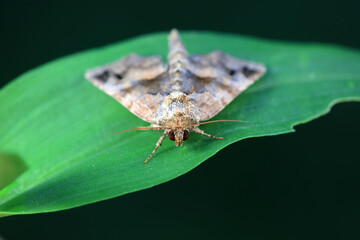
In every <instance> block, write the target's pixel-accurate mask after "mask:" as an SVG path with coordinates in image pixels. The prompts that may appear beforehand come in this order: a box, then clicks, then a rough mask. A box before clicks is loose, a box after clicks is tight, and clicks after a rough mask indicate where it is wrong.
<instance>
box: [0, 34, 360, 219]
mask: <svg viewBox="0 0 360 240" xmlns="http://www.w3.org/2000/svg"><path fill="white" fill-rule="evenodd" d="M183 40H184V42H185V43H186V45H187V47H188V49H189V52H190V53H207V52H210V51H212V50H215V49H220V50H223V51H225V52H228V53H230V54H232V55H234V56H237V57H241V58H244V59H248V60H253V61H258V62H262V63H264V64H265V65H266V66H267V68H268V72H267V74H266V75H265V77H263V78H262V79H260V80H259V81H258V82H257V83H256V84H254V85H253V86H251V87H250V88H249V89H247V90H246V91H245V92H244V93H242V94H241V95H240V96H239V97H238V98H237V99H236V100H235V101H234V102H232V103H231V104H230V105H229V106H227V107H226V108H225V110H224V111H222V112H221V113H220V114H219V115H218V116H216V119H242V120H250V121H255V122H253V123H241V124H239V123H219V124H213V125H205V126H203V127H202V128H203V129H204V130H205V131H206V132H208V133H211V134H213V135H216V136H223V137H225V140H221V141H220V140H213V139H209V138H206V137H202V136H197V135H194V134H193V135H192V136H191V137H190V139H189V140H188V141H187V142H185V143H184V145H183V146H182V147H178V148H176V147H175V145H174V143H173V142H170V141H165V142H164V143H163V146H162V147H161V148H160V150H159V151H158V152H157V153H156V154H155V156H154V157H153V158H152V159H151V160H150V162H149V163H148V164H147V165H144V164H143V162H144V160H145V159H146V158H147V157H148V155H149V154H150V153H151V151H152V150H153V149H154V146H155V143H156V141H157V140H158V138H159V135H160V134H161V133H158V132H156V131H153V132H152V131H144V132H126V133H122V134H118V135H114V136H110V137H104V136H105V135H106V134H109V133H113V132H116V131H119V130H123V129H128V128H133V127H138V126H146V125H148V124H147V123H145V122H143V121H142V120H141V119H139V118H137V117H136V116H134V115H133V114H131V113H130V112H129V111H128V110H127V109H125V108H124V107H123V106H122V105H121V104H119V103H118V102H116V101H115V100H114V99H112V98H111V97H109V96H107V95H106V94H104V93H103V92H101V91H99V90H98V89H97V88H95V87H94V86H93V85H92V84H90V83H89V82H88V81H86V80H85V79H84V77H83V75H84V72H85V71H86V70H87V69H89V68H92V67H95V66H98V65H102V64H106V63H108V62H111V61H114V60H116V59H118V58H121V57H123V56H125V55H127V54H129V53H131V52H137V53H139V54H142V55H154V54H160V55H162V56H163V57H164V58H165V57H166V55H167V34H165V33H162V34H151V35H146V36H143V37H139V38H136V39H132V40H129V41H126V42H122V43H119V44H114V45H111V46H107V47H103V48H99V49H96V50H89V51H85V52H82V53H79V54H75V55H72V56H69V57H65V58H61V59H59V60H56V61H53V62H51V63H48V64H45V65H44V66H41V67H38V68H36V69H34V70H32V71H30V72H28V73H26V74H23V75H22V76H20V77H18V78H17V79H16V80H15V81H13V82H12V83H10V84H9V85H7V86H6V87H4V88H3V89H2V90H1V91H0V106H1V108H0V122H1V125H0V132H1V137H0V148H1V149H0V150H1V151H2V152H9V153H13V154H15V155H16V156H19V159H22V160H21V162H23V164H24V166H27V170H26V171H25V172H24V173H22V174H21V175H20V174H15V175H16V176H17V178H16V180H15V181H14V179H12V180H11V181H12V183H11V184H8V185H7V186H6V187H5V188H3V189H2V190H1V191H0V215H13V214H28V213H39V212H49V211H57V210H62V209H68V208H72V207H76V206H81V205H84V204H88V203H92V202H96V201H100V200H104V199H108V198H112V197H116V196H120V195H123V194H126V193H130V192H134V191H137V190H140V189H145V188H149V187H152V186H154V185H157V184H160V183H163V182H166V181H169V180H171V179H173V178H175V177H178V176H180V175H182V174H184V173H186V172H188V171H190V170H191V169H193V168H194V167H196V166H197V165H199V164H200V163H202V162H203V161H205V160H206V159H208V158H209V157H211V156H212V155H214V154H215V153H216V152H217V151H219V150H221V149H222V148H224V147H226V146H227V145H229V144H231V143H233V142H236V141H239V140H241V139H244V138H249V137H256V136H268V135H276V134H282V133H287V132H292V131H293V126H294V125H296V124H299V123H304V122H307V121H310V120H311V119H314V118H316V117H318V116H320V115H322V114H325V113H326V112H328V111H329V108H330V107H331V106H332V105H333V104H335V103H336V102H339V101H350V100H360V53H359V51H357V50H352V49H346V48H342V47H338V46H324V45H319V44H293V43H285V42H274V41H267V40H259V39H254V38H249V37H244V36H238V35H227V34H215V33H198V32H189V33H184V34H183ZM224 161H227V160H226V159H224ZM0 168H2V169H5V165H4V163H3V162H0Z"/></svg>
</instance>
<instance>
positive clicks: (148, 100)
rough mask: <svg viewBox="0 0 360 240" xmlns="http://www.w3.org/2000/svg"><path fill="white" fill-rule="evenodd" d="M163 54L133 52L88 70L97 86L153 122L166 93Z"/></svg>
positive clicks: (137, 114)
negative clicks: (151, 54) (164, 91)
mask: <svg viewBox="0 0 360 240" xmlns="http://www.w3.org/2000/svg"><path fill="white" fill-rule="evenodd" d="M166 71H167V66H166V65H165V64H164V63H163V61H162V59H161V57H157V56H151V57H141V56H139V55H137V54H131V55H129V56H127V57H125V58H123V59H121V60H119V61H116V62H114V63H111V64H109V65H105V66H102V67H98V68H95V69H91V70H89V71H87V72H86V75H85V76H86V78H87V79H89V80H90V81H91V82H92V83H93V84H94V85H96V86H97V87H98V88H100V89H101V90H103V91H104V92H106V93H107V94H109V95H110V96H112V97H114V98H115V99H116V100H118V101H119V102H120V103H121V104H122V105H124V106H125V107H126V108H128V109H129V110H130V111H131V112H132V113H134V114H135V115H136V116H138V117H139V118H141V119H143V120H145V121H147V122H152V121H153V117H154V116H155V114H156V110H157V108H158V106H159V105H160V103H161V102H162V100H163V98H164V96H163V94H162V93H161V91H160V89H159V88H160V87H161V86H160V84H161V82H163V81H164V78H167V73H166Z"/></svg>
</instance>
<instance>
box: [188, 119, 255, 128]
mask: <svg viewBox="0 0 360 240" xmlns="http://www.w3.org/2000/svg"><path fill="white" fill-rule="evenodd" d="M217 122H254V121H242V120H214V121H207V122H202V123H197V124H193V125H190V126H189V127H193V126H198V125H204V124H209V123H217Z"/></svg>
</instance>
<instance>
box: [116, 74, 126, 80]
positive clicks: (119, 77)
mask: <svg viewBox="0 0 360 240" xmlns="http://www.w3.org/2000/svg"><path fill="white" fill-rule="evenodd" d="M115 77H116V78H117V79H119V80H121V79H123V78H124V76H123V75H122V74H120V73H115Z"/></svg>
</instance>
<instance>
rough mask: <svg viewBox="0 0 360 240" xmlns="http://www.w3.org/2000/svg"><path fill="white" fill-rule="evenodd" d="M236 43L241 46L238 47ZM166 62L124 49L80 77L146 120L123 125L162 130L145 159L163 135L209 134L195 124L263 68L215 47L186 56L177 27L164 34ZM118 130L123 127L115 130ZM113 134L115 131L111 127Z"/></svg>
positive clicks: (181, 137) (176, 138) (213, 112)
mask: <svg viewBox="0 0 360 240" xmlns="http://www.w3.org/2000/svg"><path fill="white" fill-rule="evenodd" d="M239 47H241V46H239ZM167 58H168V63H164V62H163V61H162V58H161V57H159V56H149V57H142V56H140V55H138V54H135V53H133V54H130V55H129V56H127V57H125V58H122V59H120V60H118V61H116V62H113V63H110V64H108V65H105V66H101V67H97V68H95V69H91V70H88V71H87V72H86V74H85V77H86V78H87V79H88V80H90V81H91V82H92V83H93V84H94V85H95V86H97V87H98V88H100V89H101V90H102V91H104V92H105V93H107V94H109V95H110V96H112V97H113V98H115V99H116V100H117V101H119V102H120V103H121V104H122V105H124V106H125V107H126V108H127V109H129V110H130V111H131V112H132V113H133V114H135V115H136V116H138V117H139V118H141V119H142V120H144V121H146V122H149V123H151V125H150V126H149V127H137V128H133V129H128V130H125V131H129V130H151V129H153V130H164V132H163V134H162V135H161V137H160V139H159V140H158V141H157V143H156V147H155V149H154V150H153V152H152V153H151V154H150V156H149V157H148V158H147V159H146V160H145V163H147V162H148V161H149V159H150V158H151V157H152V156H153V155H154V153H155V152H156V150H157V149H158V148H159V147H160V146H161V144H162V142H163V141H164V139H165V137H166V136H168V138H169V139H170V140H171V141H175V144H176V146H181V145H182V144H183V141H186V140H187V139H188V138H189V136H190V132H193V133H197V134H200V135H204V136H207V137H210V138H214V139H223V137H215V136H212V135H210V134H208V133H205V132H204V131H203V130H201V129H200V128H199V126H200V125H202V124H208V123H213V122H221V121H235V122H236V121H237V120H216V121H207V122H204V121H206V120H208V119H210V118H212V117H214V116H215V115H216V114H218V113H219V112H220V111H221V110H222V109H223V108H224V107H225V106H226V105H228V104H229V103H230V102H231V101H232V100H233V99H234V98H235V97H236V96H238V95H239V94H240V93H241V92H243V91H244V90H245V89H246V88H248V87H249V86H250V85H251V84H253V83H254V82H255V81H256V80H258V79H259V78H260V77H261V76H262V75H263V74H264V73H265V72H266V68H265V66H264V65H263V64H260V63H255V62H250V61H246V60H242V59H238V58H236V57H232V56H230V55H228V54H225V53H223V52H221V51H213V52H211V53H209V54H207V55H199V54H194V55H191V56H189V54H188V52H187V50H186V48H185V45H184V43H183V42H182V40H181V38H180V35H179V32H178V31H177V30H176V29H173V30H171V32H170V35H169V53H168V56H167ZM121 132H124V131H121ZM117 133H119V132H117Z"/></svg>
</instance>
